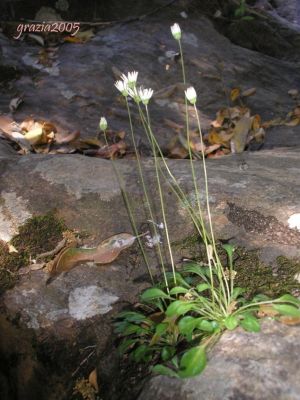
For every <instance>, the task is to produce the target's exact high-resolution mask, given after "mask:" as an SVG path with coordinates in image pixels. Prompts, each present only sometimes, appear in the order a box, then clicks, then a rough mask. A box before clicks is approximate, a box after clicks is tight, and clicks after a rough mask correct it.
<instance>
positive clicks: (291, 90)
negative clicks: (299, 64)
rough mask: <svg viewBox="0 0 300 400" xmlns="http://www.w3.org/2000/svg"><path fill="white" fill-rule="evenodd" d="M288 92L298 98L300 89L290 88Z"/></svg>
mask: <svg viewBox="0 0 300 400" xmlns="http://www.w3.org/2000/svg"><path fill="white" fill-rule="evenodd" d="M288 94H289V95H290V96H291V97H293V98H297V97H298V96H299V90H297V89H290V90H289V91H288Z"/></svg>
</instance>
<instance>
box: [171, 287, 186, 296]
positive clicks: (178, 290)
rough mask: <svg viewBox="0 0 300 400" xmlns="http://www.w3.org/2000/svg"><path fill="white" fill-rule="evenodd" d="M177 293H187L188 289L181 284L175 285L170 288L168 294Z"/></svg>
mask: <svg viewBox="0 0 300 400" xmlns="http://www.w3.org/2000/svg"><path fill="white" fill-rule="evenodd" d="M179 293H188V289H186V288H184V287H182V286H175V287H174V288H173V289H171V290H170V294H171V295H172V294H179Z"/></svg>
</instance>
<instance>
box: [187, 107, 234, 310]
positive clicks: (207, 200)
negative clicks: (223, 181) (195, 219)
mask: <svg viewBox="0 0 300 400" xmlns="http://www.w3.org/2000/svg"><path fill="white" fill-rule="evenodd" d="M194 110H195V114H196V119H197V124H198V129H199V136H200V143H201V148H202V162H203V172H204V182H205V197H206V208H207V215H208V222H209V228H210V235H211V240H212V246H213V251H214V255H215V257H216V263H215V266H216V267H217V271H218V273H219V274H220V273H221V275H223V279H222V278H221V276H219V281H220V283H222V281H224V282H225V286H226V292H224V296H225V298H227V305H229V302H230V291H229V286H228V282H227V279H226V277H225V274H224V271H223V268H222V264H221V262H220V259H219V256H218V252H217V249H216V242H215V237H214V232H213V227H212V219H211V212H210V205H209V194H208V179H207V169H206V161H205V153H204V143H203V135H202V130H201V123H200V118H199V113H198V110H197V107H196V104H194ZM222 286H223V284H222ZM226 293H227V296H226Z"/></svg>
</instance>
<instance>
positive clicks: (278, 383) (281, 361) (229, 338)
mask: <svg viewBox="0 0 300 400" xmlns="http://www.w3.org/2000/svg"><path fill="white" fill-rule="evenodd" d="M299 337H300V328H299V327H291V328H289V329H288V330H287V328H286V326H283V325H280V324H278V323H275V322H269V321H266V322H265V323H264V324H263V328H262V332H261V333H258V334H251V333H246V332H244V331H241V330H237V331H235V332H226V333H225V334H224V335H223V336H222V338H221V339H220V341H219V343H218V344H217V345H216V346H215V348H214V349H213V351H212V353H211V355H210V357H209V358H210V360H209V364H208V366H207V367H206V369H205V370H204V372H203V373H202V375H200V376H198V377H196V378H193V379H187V380H177V379H174V378H167V377H155V378H152V379H151V380H150V382H148V384H147V385H146V386H145V388H144V390H143V392H142V393H141V395H140V396H139V400H154V399H161V400H171V399H172V400H199V399H209V400H273V399H278V400H298V399H299V398H300V372H299V371H300V370H299V367H300V364H299V357H298V356H297V354H298V352H299V351H300V347H299V346H300V345H299Z"/></svg>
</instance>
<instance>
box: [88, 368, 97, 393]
mask: <svg viewBox="0 0 300 400" xmlns="http://www.w3.org/2000/svg"><path fill="white" fill-rule="evenodd" d="M89 383H90V384H91V385H92V386H93V388H94V389H95V392H96V393H99V386H98V379H97V369H96V368H95V369H93V371H92V372H91V373H90V374H89Z"/></svg>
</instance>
